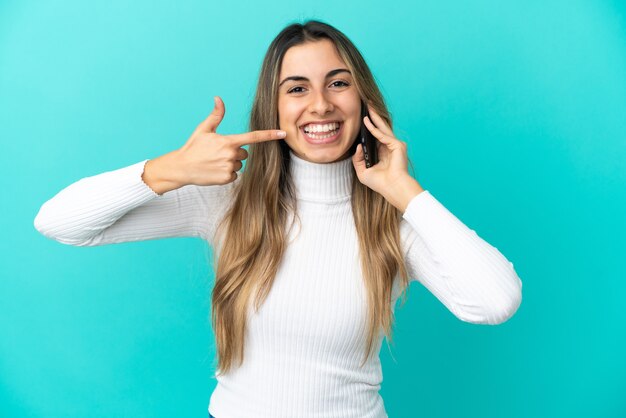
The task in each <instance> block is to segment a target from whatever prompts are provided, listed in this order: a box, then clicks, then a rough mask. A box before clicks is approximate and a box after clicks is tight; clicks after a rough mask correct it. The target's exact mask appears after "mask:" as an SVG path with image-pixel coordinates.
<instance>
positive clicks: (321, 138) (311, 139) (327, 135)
mask: <svg viewBox="0 0 626 418" xmlns="http://www.w3.org/2000/svg"><path fill="white" fill-rule="evenodd" d="M310 126H314V127H317V126H320V125H311V124H308V125H305V126H303V127H301V128H300V132H302V134H303V136H304V139H306V141H307V142H308V143H310V144H314V145H315V144H329V143H331V142H334V141H335V140H337V139H338V138H339V136H340V134H341V132H342V131H343V123H342V122H339V127H338V128H335V129H331V130H329V131H324V130H321V129H319V128H317V129H318V132H306V131H305V130H304V128H305V127H310ZM321 126H323V125H321ZM314 129H315V128H314Z"/></svg>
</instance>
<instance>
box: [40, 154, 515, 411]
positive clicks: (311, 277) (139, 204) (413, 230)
mask: <svg viewBox="0 0 626 418" xmlns="http://www.w3.org/2000/svg"><path fill="white" fill-rule="evenodd" d="M290 154H291V164H290V171H291V174H292V176H293V178H294V182H295V184H296V189H297V195H298V210H299V215H300V219H301V221H302V224H301V227H299V226H298V224H297V223H296V225H295V226H294V228H293V229H292V233H291V235H290V240H291V242H290V244H289V246H288V249H287V251H286V253H285V256H284V258H283V261H282V263H281V265H280V268H279V270H278V273H277V276H276V278H275V281H274V284H273V287H272V289H271V292H270V294H269V296H268V298H267V299H266V301H265V303H264V304H263V305H262V306H261V309H260V310H259V312H256V313H255V312H254V311H253V310H252V308H250V310H249V313H248V315H249V317H248V318H249V319H248V329H247V334H246V340H245V346H244V347H245V354H244V355H245V360H244V363H243V365H242V366H241V367H239V368H236V369H233V370H231V371H230V372H229V373H228V374H226V375H223V376H218V377H217V381H218V384H217V386H216V388H215V390H214V392H213V394H212V395H211V400H210V403H209V408H208V409H209V412H210V413H211V414H212V415H214V416H215V417H216V418H252V417H255V418H257V417H258V418H270V417H271V418H279V417H284V418H307V417H311V418H312V417H324V418H357V417H358V418H382V417H386V416H387V414H386V412H385V407H384V404H383V399H382V398H381V396H380V394H379V389H380V385H381V383H382V370H381V363H380V359H379V353H380V347H381V344H382V338H383V336H384V334H383V332H382V330H381V332H380V333H379V337H378V339H377V341H376V346H375V350H374V352H373V355H371V356H370V357H369V359H368V361H367V363H366V364H365V365H364V366H363V367H362V368H361V367H359V365H360V363H361V360H362V355H363V353H364V350H365V348H366V347H365V338H366V335H365V334H366V319H367V318H366V312H365V308H366V305H365V304H366V294H365V287H364V284H363V280H362V273H361V267H360V263H359V245H358V240H357V235H356V229H355V226H354V221H353V218H352V208H351V204H350V193H351V183H352V176H354V175H355V174H354V168H353V167H352V161H351V159H350V158H347V159H345V160H342V161H338V162H334V163H329V164H318V163H312V162H309V161H306V160H303V159H301V158H299V157H297V156H296V155H294V154H293V152H290ZM146 161H148V160H144V161H141V162H138V163H136V164H133V165H130V166H127V167H124V168H120V169H118V170H114V171H108V172H104V173H102V174H99V175H95V176H91V177H85V178H83V179H81V180H79V181H77V182H75V183H73V184H71V185H69V186H68V187H66V188H65V189H63V190H61V191H60V192H59V193H58V194H57V195H55V196H54V197H53V198H51V199H50V200H48V201H47V202H45V203H44V204H43V205H42V207H41V209H40V211H39V213H38V214H37V216H36V218H35V221H34V225H35V228H36V229H37V230H38V231H39V232H40V233H42V234H43V235H45V236H46V237H49V238H52V239H54V240H57V241H59V242H61V243H64V244H69V245H76V246H95V245H105V244H112V243H120V242H128V241H140V240H151V239H158V238H166V237H199V238H202V239H205V240H207V241H208V243H209V245H211V246H212V247H213V248H214V250H216V248H217V249H219V243H217V244H218V245H217V247H216V242H215V239H214V238H215V237H214V233H215V227H216V225H217V222H218V221H219V220H220V219H221V218H222V216H223V214H224V211H225V210H226V209H227V207H228V204H229V202H230V201H231V198H232V194H231V193H230V192H231V191H232V188H233V185H234V184H235V183H229V184H227V185H215V186H196V185H188V186H184V187H181V188H179V189H176V190H172V191H170V192H167V193H164V194H163V195H162V196H159V195H157V194H156V193H155V192H154V191H153V190H152V189H151V188H150V187H148V186H147V185H146V184H145V183H144V182H143V181H142V179H141V175H142V173H143V169H144V165H145V163H146ZM240 178H241V177H238V179H237V180H235V182H237V181H239V180H240ZM400 231H401V239H402V248H403V251H404V255H405V260H406V267H407V269H408V272H409V275H410V278H411V280H415V281H419V282H420V283H421V284H423V285H424V286H425V287H426V288H427V289H428V290H429V291H430V292H432V293H433V295H434V296H435V297H437V299H439V300H440V301H441V302H442V303H443V304H444V305H445V306H446V307H447V308H448V309H449V310H450V312H452V314H454V315H455V316H456V317H458V318H459V319H460V320H462V321H467V322H471V323H476V324H499V323H502V322H504V321H506V320H507V319H508V318H510V317H511V316H512V315H513V314H514V313H515V311H516V310H517V308H518V306H519V305H520V303H521V290H522V282H521V280H520V278H519V277H518V276H517V274H516V272H515V270H514V268H513V263H511V262H509V261H508V260H507V259H506V258H505V257H504V255H502V254H501V253H500V252H499V251H498V250H497V248H495V247H493V246H491V245H490V244H489V243H487V242H486V241H484V240H483V239H482V238H480V237H479V236H478V235H477V234H476V232H475V231H474V230H473V229H470V228H468V227H467V226H466V225H464V224H463V223H462V222H461V221H460V220H459V219H458V218H456V217H455V216H454V215H453V214H452V213H451V212H450V211H448V210H447V209H446V208H445V207H444V206H443V205H442V204H441V203H440V202H439V201H438V200H437V199H435V197H434V196H433V195H432V194H431V193H430V192H429V191H428V190H426V191H423V192H421V193H419V194H418V195H417V196H415V197H414V198H413V199H412V200H411V201H410V202H409V204H408V206H407V207H406V210H405V212H404V214H403V219H402V221H401V224H400ZM397 277H399V276H397ZM396 284H399V280H396ZM399 290H400V289H399V286H397V285H396V286H394V292H393V301H392V302H393V303H392V308H393V307H394V306H395V302H396V300H397V298H398V296H400V292H399Z"/></svg>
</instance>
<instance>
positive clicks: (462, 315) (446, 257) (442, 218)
mask: <svg viewBox="0 0 626 418" xmlns="http://www.w3.org/2000/svg"><path fill="white" fill-rule="evenodd" d="M403 219H404V221H403V222H402V224H403V225H402V226H401V228H402V230H403V231H404V234H403V235H404V236H405V237H407V243H408V246H407V250H406V253H405V260H406V266H407V269H408V273H409V276H410V278H411V280H417V281H419V282H420V283H422V284H423V285H424V286H425V287H426V288H427V289H428V290H429V291H430V292H431V293H433V294H434V295H435V296H436V297H437V299H439V300H440V301H441V302H442V303H443V304H444V305H445V306H446V307H447V308H448V309H449V310H450V311H451V312H452V313H453V314H454V315H455V316H456V317H457V318H459V319H461V320H463V321H466V322H471V323H475V324H490V325H495V324H500V323H502V322H505V321H506V320H508V319H509V318H510V317H512V316H513V314H514V313H515V312H516V311H517V309H518V307H519V305H520V304H521V301H522V281H521V280H520V278H519V277H518V276H517V274H516V272H515V270H514V268H513V263H511V262H510V261H509V260H507V259H506V257H504V255H502V254H501V253H500V252H499V251H498V249H497V248H495V247H493V246H492V245H490V244H489V243H487V242H486V241H484V240H483V239H482V238H480V237H479V236H478V235H477V234H476V232H475V231H474V230H473V229H470V228H468V227H467V226H466V225H465V224H464V223H462V222H461V221H460V220H459V219H458V218H457V217H456V216H454V215H453V214H452V213H451V212H450V211H449V210H448V209H447V208H446V207H444V206H443V205H442V204H441V203H440V202H439V201H438V200H437V199H435V197H434V196H433V195H432V194H430V192H429V191H428V190H425V191H423V192H421V193H419V194H418V195H416V196H415V197H414V198H413V199H412V200H411V201H410V202H409V204H408V205H407V207H406V210H405V212H404V213H403Z"/></svg>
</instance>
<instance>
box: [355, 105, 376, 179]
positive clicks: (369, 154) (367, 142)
mask: <svg viewBox="0 0 626 418" xmlns="http://www.w3.org/2000/svg"><path fill="white" fill-rule="evenodd" d="M365 116H367V117H368V118H369V120H370V121H371V120H372V118H370V113H369V112H368V111H367V104H365V102H364V101H363V100H361V133H360V134H359V138H360V141H361V146H362V147H363V154H364V155H365V166H366V167H367V168H370V167H371V166H373V165H375V164H377V163H378V139H376V137H375V136H374V135H372V133H371V132H370V131H369V129H367V126H365V123H364V122H363V118H364V117H365Z"/></svg>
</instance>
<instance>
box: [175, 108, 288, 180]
mask: <svg viewBox="0 0 626 418" xmlns="http://www.w3.org/2000/svg"><path fill="white" fill-rule="evenodd" d="M214 100H215V107H214V108H213V111H212V112H211V114H210V115H209V116H208V117H207V118H206V119H205V120H203V121H202V122H201V123H200V124H199V125H198V126H197V127H196V129H195V130H194V132H193V133H192V134H191V136H190V137H189V139H188V140H187V142H186V143H185V145H183V146H182V147H181V148H180V149H178V150H177V151H175V153H176V154H177V160H178V165H179V167H180V170H181V174H182V183H184V184H196V185H198V186H209V185H215V184H227V183H230V182H232V181H235V179H237V171H239V170H241V168H242V166H243V164H242V163H241V161H242V160H245V159H246V158H248V151H246V150H245V149H244V148H241V147H242V146H244V145H247V144H252V143H255V142H262V141H275V140H278V139H281V138H284V137H285V135H286V134H285V133H284V131H280V130H262V131H252V132H246V133H242V134H234V135H221V134H218V133H217V132H216V130H217V128H218V126H219V124H220V123H221V122H222V119H224V114H225V113H226V109H225V108H224V102H223V101H222V99H221V98H220V97H219V96H215V97H214ZM281 133H282V134H281Z"/></svg>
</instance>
